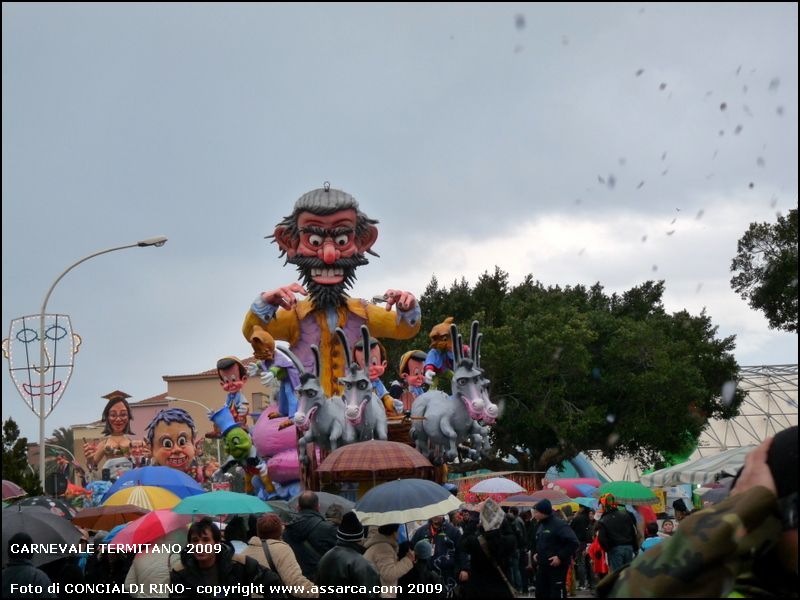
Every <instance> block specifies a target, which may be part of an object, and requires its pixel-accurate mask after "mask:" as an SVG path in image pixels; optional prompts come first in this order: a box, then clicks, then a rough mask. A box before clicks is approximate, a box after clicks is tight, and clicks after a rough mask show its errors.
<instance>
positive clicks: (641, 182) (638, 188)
mask: <svg viewBox="0 0 800 600" xmlns="http://www.w3.org/2000/svg"><path fill="white" fill-rule="evenodd" d="M643 185H644V180H642V181H640V182H639V185H637V186H636V189H637V190H640V189H642V186H643Z"/></svg>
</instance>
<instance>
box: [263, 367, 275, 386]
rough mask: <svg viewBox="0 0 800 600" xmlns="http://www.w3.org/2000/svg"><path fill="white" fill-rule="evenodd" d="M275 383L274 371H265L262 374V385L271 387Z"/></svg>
mask: <svg viewBox="0 0 800 600" xmlns="http://www.w3.org/2000/svg"><path fill="white" fill-rule="evenodd" d="M273 381H275V373H273V372H272V371H264V372H263V373H261V385H263V386H265V387H269V386H271V385H272V382H273Z"/></svg>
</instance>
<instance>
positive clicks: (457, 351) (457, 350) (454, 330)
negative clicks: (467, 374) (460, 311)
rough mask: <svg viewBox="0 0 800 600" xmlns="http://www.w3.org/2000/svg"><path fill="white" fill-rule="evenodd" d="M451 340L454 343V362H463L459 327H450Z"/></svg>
mask: <svg viewBox="0 0 800 600" xmlns="http://www.w3.org/2000/svg"><path fill="white" fill-rule="evenodd" d="M450 340H451V341H452V342H453V359H454V362H458V361H460V360H461V344H459V342H458V327H456V326H455V325H454V324H451V325H450Z"/></svg>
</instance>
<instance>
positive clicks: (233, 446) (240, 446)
mask: <svg viewBox="0 0 800 600" xmlns="http://www.w3.org/2000/svg"><path fill="white" fill-rule="evenodd" d="M252 445H253V442H252V441H251V440H250V436H249V435H247V432H246V431H245V430H244V429H242V428H241V427H234V428H233V429H231V430H230V431H229V432H228V433H226V434H225V451H226V452H227V453H228V454H230V455H231V456H232V457H233V458H235V459H236V460H243V459H245V458H247V456H248V454H249V453H250V448H251V447H252Z"/></svg>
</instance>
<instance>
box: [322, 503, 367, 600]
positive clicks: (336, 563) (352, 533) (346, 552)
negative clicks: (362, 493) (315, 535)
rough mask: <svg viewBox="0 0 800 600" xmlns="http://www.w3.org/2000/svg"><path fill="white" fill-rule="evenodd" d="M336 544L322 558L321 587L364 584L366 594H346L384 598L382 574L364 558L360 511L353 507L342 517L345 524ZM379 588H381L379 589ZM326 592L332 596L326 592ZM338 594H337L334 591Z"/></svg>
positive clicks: (354, 596) (337, 532) (340, 528)
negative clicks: (354, 509) (357, 511)
mask: <svg viewBox="0 0 800 600" xmlns="http://www.w3.org/2000/svg"><path fill="white" fill-rule="evenodd" d="M336 538H337V541H336V546H334V547H333V548H331V549H330V550H328V551H327V552H326V553H325V556H323V557H322V558H321V559H320V561H319V577H318V581H317V583H318V584H319V586H320V587H322V586H326V589H332V588H331V587H329V586H333V587H334V588H335V587H337V586H339V587H340V586H363V587H364V588H365V589H366V593H365V594H364V595H359V594H352V593H351V594H346V595H345V596H344V597H346V598H358V597H363V598H380V585H381V577H380V575H379V574H378V570H377V569H376V568H375V567H374V566H373V564H372V563H371V562H369V561H368V560H367V559H366V558H364V546H362V545H361V543H362V542H363V540H364V526H363V525H361V522H360V521H359V520H358V517H357V516H356V513H354V512H352V511H350V512H348V513H346V514H345V515H344V517H342V524H341V525H339V528H338V529H337V530H336ZM376 590H378V591H376ZM326 596H328V595H327V594H326ZM330 597H331V598H337V597H338V596H337V595H336V594H330Z"/></svg>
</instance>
